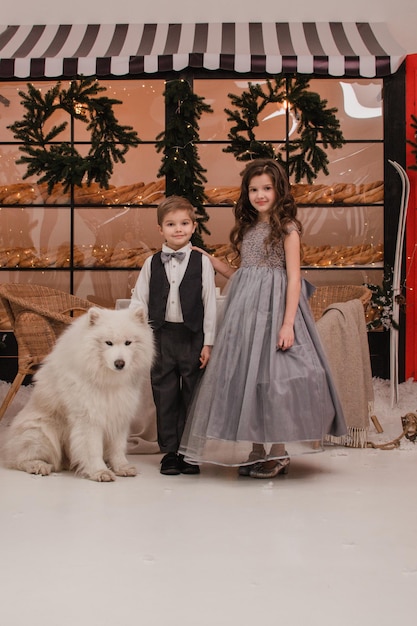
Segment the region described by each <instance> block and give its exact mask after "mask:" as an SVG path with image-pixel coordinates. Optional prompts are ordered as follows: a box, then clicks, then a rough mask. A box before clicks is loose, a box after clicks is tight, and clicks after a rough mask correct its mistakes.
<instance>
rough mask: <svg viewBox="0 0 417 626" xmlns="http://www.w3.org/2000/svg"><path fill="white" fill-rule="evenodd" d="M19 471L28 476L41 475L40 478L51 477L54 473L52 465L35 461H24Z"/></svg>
mask: <svg viewBox="0 0 417 626" xmlns="http://www.w3.org/2000/svg"><path fill="white" fill-rule="evenodd" d="M19 469H21V470H23V471H24V472H27V473H28V474H39V475H40V476H49V474H50V473H51V472H52V465H51V464H50V463H47V462H46V461H41V460H38V459H34V460H33V461H24V462H23V463H20V465H19Z"/></svg>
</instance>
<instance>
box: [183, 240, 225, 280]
mask: <svg viewBox="0 0 417 626" xmlns="http://www.w3.org/2000/svg"><path fill="white" fill-rule="evenodd" d="M191 249H192V250H197V252H201V254H204V256H207V257H208V258H209V259H210V261H211V264H212V266H213V269H214V271H215V272H218V273H219V274H221V275H222V276H224V277H225V278H230V277H231V275H232V274H234V272H235V270H234V269H233V268H232V267H230V265H228V264H227V263H225V262H224V261H222V260H221V259H219V258H218V257H216V256H213V255H212V254H209V253H208V252H206V251H205V250H202V248H198V247H197V246H191Z"/></svg>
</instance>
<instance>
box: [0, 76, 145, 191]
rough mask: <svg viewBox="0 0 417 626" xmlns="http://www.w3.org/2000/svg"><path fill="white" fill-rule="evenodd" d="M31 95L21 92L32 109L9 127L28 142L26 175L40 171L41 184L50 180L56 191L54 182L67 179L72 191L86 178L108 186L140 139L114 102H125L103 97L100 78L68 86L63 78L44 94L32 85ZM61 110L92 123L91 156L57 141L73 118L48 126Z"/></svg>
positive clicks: (23, 159)
mask: <svg viewBox="0 0 417 626" xmlns="http://www.w3.org/2000/svg"><path fill="white" fill-rule="evenodd" d="M27 88H28V93H25V92H23V91H19V95H20V96H21V98H22V102H21V104H22V105H23V106H24V108H25V109H26V113H25V114H24V116H23V120H22V121H19V122H15V123H14V124H11V125H10V126H8V128H10V130H11V131H12V132H13V133H14V137H15V139H17V140H18V141H20V142H22V144H23V145H22V146H20V147H19V150H20V151H21V152H24V153H26V155H27V156H22V157H21V158H20V159H18V160H17V161H16V163H18V164H24V165H26V166H27V170H26V173H25V174H24V176H23V178H24V179H25V178H28V177H29V176H33V175H38V176H39V175H40V176H41V178H40V179H39V182H40V183H43V182H46V183H47V184H48V191H49V192H51V191H52V189H53V187H54V185H56V184H57V183H63V185H64V190H65V191H67V190H68V189H69V187H70V186H71V185H77V186H81V185H82V183H83V181H85V182H87V185H90V184H91V183H92V182H93V181H95V182H97V183H98V184H99V185H100V186H101V187H104V188H106V189H107V188H108V186H109V180H110V177H111V175H112V173H113V164H114V163H117V162H121V163H124V162H125V158H124V155H125V154H126V152H127V151H128V149H129V147H136V146H137V145H138V144H139V143H140V141H141V140H140V139H139V138H138V136H137V134H136V131H134V130H133V129H132V127H131V126H120V125H119V123H118V121H117V119H116V117H115V115H114V113H113V105H115V104H122V103H121V101H120V100H115V99H113V98H107V97H106V96H98V97H97V94H99V93H100V92H102V91H106V88H105V87H100V86H99V84H98V82H97V80H96V79H95V78H81V79H80V80H78V81H77V80H73V81H71V82H70V85H69V88H68V89H62V87H61V82H58V83H57V84H56V85H55V86H54V87H52V88H51V89H49V90H48V91H47V92H46V93H45V95H44V96H43V95H42V93H41V91H40V90H39V89H37V88H36V87H34V86H33V85H32V84H30V83H27ZM59 109H61V110H63V111H65V112H66V113H68V114H69V116H70V118H71V122H73V120H74V119H76V120H80V121H81V122H84V123H85V124H87V130H88V131H90V133H91V141H90V144H91V147H90V149H89V151H88V154H87V156H82V155H81V154H80V153H79V152H78V151H77V150H76V148H75V146H74V143H73V142H72V141H62V142H57V137H58V135H59V134H60V133H62V132H63V131H64V130H65V129H66V128H67V126H68V122H63V123H62V124H59V125H53V126H52V128H51V129H50V130H46V126H47V123H48V122H49V121H50V119H51V117H52V116H53V114H54V113H55V112H56V111H58V110H59Z"/></svg>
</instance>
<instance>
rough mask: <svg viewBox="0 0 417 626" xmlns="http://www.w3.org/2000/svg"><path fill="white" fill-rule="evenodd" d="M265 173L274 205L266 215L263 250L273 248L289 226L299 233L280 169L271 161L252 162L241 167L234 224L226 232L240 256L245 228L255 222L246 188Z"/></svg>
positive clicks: (237, 256)
mask: <svg viewBox="0 0 417 626" xmlns="http://www.w3.org/2000/svg"><path fill="white" fill-rule="evenodd" d="M262 174H268V176H269V177H270V178H271V182H272V184H273V186H274V189H275V192H276V196H277V197H276V204H275V206H274V208H273V209H272V211H271V213H270V215H269V224H270V227H271V232H270V234H269V236H268V237H267V238H266V240H265V245H266V246H267V247H269V246H273V245H274V244H275V243H277V242H278V241H279V240H280V239H282V237H284V236H285V235H286V234H287V230H286V227H287V226H288V224H289V223H293V224H295V225H296V226H297V228H298V230H299V232H300V234H301V232H302V226H301V222H300V221H299V220H298V219H297V205H296V204H295V200H294V198H293V196H292V193H291V187H290V183H289V180H288V177H287V175H286V173H285V170H284V168H283V167H282V166H281V165H280V164H279V163H278V162H277V161H275V160H274V159H255V160H254V161H250V162H249V163H248V165H247V166H246V167H245V169H244V170H243V172H242V173H241V176H242V183H241V189H240V196H239V199H238V201H237V203H236V206H235V208H234V216H235V225H234V227H233V228H232V230H231V233H230V242H231V244H232V248H233V250H234V252H235V254H236V259H239V257H240V248H241V245H242V240H243V237H244V235H245V233H246V232H247V231H248V229H249V228H250V227H251V226H253V225H254V224H256V222H257V221H258V211H257V210H256V209H255V208H254V207H253V206H252V205H251V203H250V202H249V185H250V182H251V180H252V178H253V177H254V176H261V175H262Z"/></svg>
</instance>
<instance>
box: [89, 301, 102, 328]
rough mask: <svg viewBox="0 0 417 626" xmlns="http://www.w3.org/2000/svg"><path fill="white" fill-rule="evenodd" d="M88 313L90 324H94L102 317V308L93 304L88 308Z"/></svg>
mask: <svg viewBox="0 0 417 626" xmlns="http://www.w3.org/2000/svg"><path fill="white" fill-rule="evenodd" d="M87 315H88V321H89V323H90V326H94V324H97V321H98V319H99V317H100V309H98V308H97V307H95V306H93V307H91V309H88V312H87Z"/></svg>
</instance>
